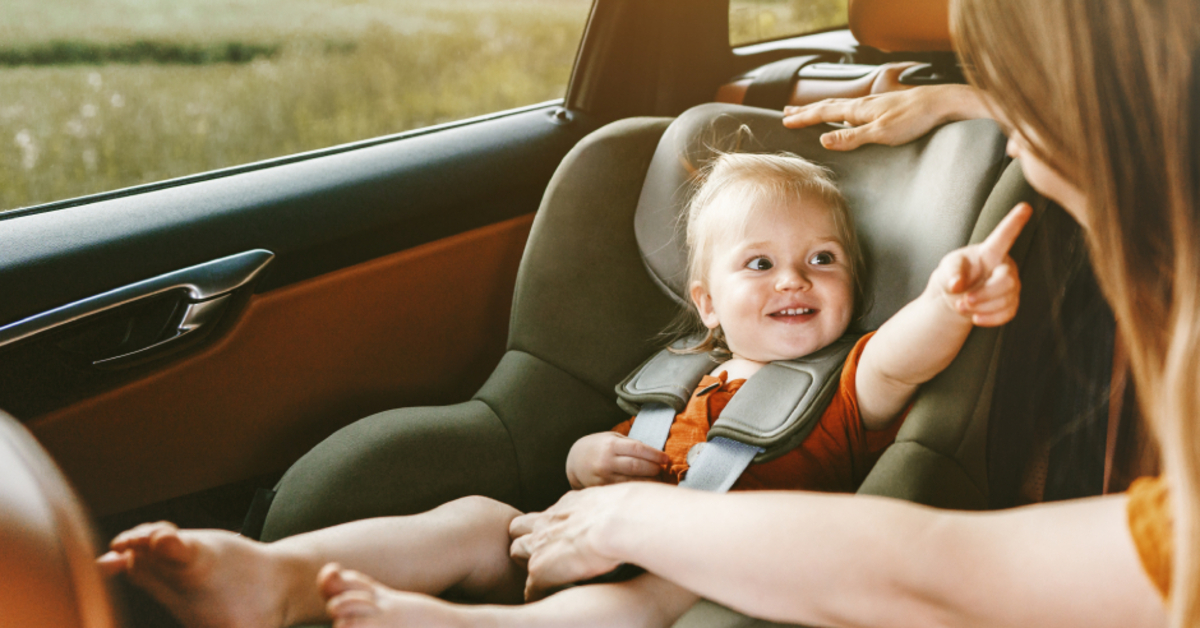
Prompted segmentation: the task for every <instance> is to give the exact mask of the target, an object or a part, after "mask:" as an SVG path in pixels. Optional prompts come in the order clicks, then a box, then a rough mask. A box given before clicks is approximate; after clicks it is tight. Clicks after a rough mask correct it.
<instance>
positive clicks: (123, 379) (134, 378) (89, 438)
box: [0, 106, 596, 515]
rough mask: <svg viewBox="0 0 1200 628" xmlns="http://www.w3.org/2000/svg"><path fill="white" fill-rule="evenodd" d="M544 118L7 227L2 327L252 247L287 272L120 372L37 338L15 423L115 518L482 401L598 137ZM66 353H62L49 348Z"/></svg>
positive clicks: (122, 197)
mask: <svg viewBox="0 0 1200 628" xmlns="http://www.w3.org/2000/svg"><path fill="white" fill-rule="evenodd" d="M555 110H556V109H555V108H554V107H552V106H545V107H540V108H534V109H530V110H526V111H521V112H517V113H514V114H510V115H505V116H500V117H496V118H494V119H489V120H484V121H479V122H475V123H472V124H464V125H460V126H455V127H453V128H449V129H444V130H439V131H437V132H432V133H416V134H407V135H404V136H400V137H398V138H393V140H392V141H389V142H382V143H375V144H374V145H368V146H364V147H359V148H355V149H353V150H339V151H331V152H330V154H324V155H319V156H314V157H311V158H309V159H301V160H286V161H287V163H280V164H275V165H272V166H270V167H263V168H250V169H246V171H244V172H237V173H233V174H230V175H229V176H223V177H213V178H204V179H202V180H199V181H195V182H191V183H186V184H183V185H176V186H170V187H166V188H165V189H157V190H150V191H146V192H143V193H139V194H128V195H126V194H115V195H110V196H109V197H107V198H101V199H99V200H97V201H96V202H94V203H89V204H84V205H79V206H75V207H66V208H60V209H57V210H54V211H31V212H25V213H20V214H16V215H14V216H11V217H8V219H7V220H0V293H2V294H11V295H18V297H19V298H15V299H11V300H10V299H4V300H0V321H3V324H7V323H10V322H12V321H15V320H19V319H21V318H23V317H27V316H30V315H32V314H36V313H39V312H44V311H46V310H49V309H53V308H54V307H58V306H61V305H63V304H64V303H70V302H73V301H77V300H79V299H82V298H87V297H90V296H94V295H96V294H99V293H102V292H105V291H108V290H112V289H114V288H117V287H120V286H123V285H128V284H131V283H135V282H138V281H142V280H145V279H147V278H149V277H154V276H157V275H160V274H164V273H169V272H171V271H175V270H178V269H180V268H186V267H188V266H191V265H195V264H197V263H203V262H206V261H211V260H213V259H217V258H220V257H222V256H225V255H229V254H231V253H237V252H241V251H245V250H250V249H264V250H267V251H270V252H272V253H273V254H274V255H275V259H274V260H273V261H271V263H270V264H269V265H268V266H267V268H266V269H265V271H264V273H263V275H262V278H261V279H260V280H259V281H257V283H256V284H255V285H254V286H253V288H254V290H253V291H254V294H252V295H251V294H249V293H248V292H247V294H244V295H241V296H240V297H239V301H238V303H236V304H235V305H234V306H233V307H231V308H230V312H229V313H227V314H226V319H228V320H222V321H221V323H220V324H219V325H218V327H217V330H216V331H215V332H214V333H213V334H211V337H210V338H207V339H206V340H205V344H203V345H202V346H198V347H195V348H192V349H190V350H186V351H184V352H182V353H180V354H177V355H173V356H170V357H168V358H164V359H162V360H159V361H156V362H152V363H150V364H147V365H140V366H137V367H135V368H131V369H126V370H123V371H100V370H98V369H86V368H80V367H79V365H78V364H69V363H68V362H69V361H68V360H67V359H66V358H65V357H64V356H62V355H59V353H60V351H59V349H57V348H55V343H54V342H50V341H47V340H46V339H39V338H34V339H33V340H30V341H26V342H24V343H20V344H19V345H18V346H16V347H6V348H5V350H4V351H0V407H5V408H6V409H9V410H11V411H12V412H13V414H14V415H16V416H18V418H19V419H21V420H23V421H26V422H27V424H28V425H29V427H30V428H31V429H32V430H33V431H34V432H35V434H36V435H37V436H38V438H39V439H41V441H42V442H43V443H44V444H45V446H46V447H47V449H48V450H49V451H50V452H51V453H52V454H53V455H54V456H55V458H56V460H58V461H59V464H61V465H62V466H63V468H64V469H65V470H66V472H67V474H68V477H70V478H71V480H72V482H74V483H75V484H76V486H77V487H78V489H79V491H80V492H81V494H82V495H83V497H84V499H85V500H86V501H87V502H88V503H89V505H90V506H91V507H92V508H93V509H94V511H95V512H96V513H97V514H100V515H105V514H110V513H117V512H122V511H125V510H128V509H131V508H137V507H139V506H143V505H146V504H152V503H155V502H158V501H161V500H165V499H169V498H173V497H176V496H180V495H185V494H189V493H194V492H196V491H201V490H204V489H208V488H212V487H215V486H220V485H223V484H227V483H230V482H235V481H238V480H241V479H245V478H249V477H253V476H258V475H262V474H264V473H267V472H271V471H278V470H282V469H283V468H286V466H287V465H288V464H290V462H292V461H293V460H295V459H296V458H297V457H298V456H299V455H300V454H302V453H303V452H304V451H306V450H307V449H308V448H310V447H311V446H313V445H314V444H315V443H317V442H318V441H320V440H321V439H322V438H323V437H325V436H327V435H328V434H330V433H332V432H333V431H334V430H336V429H337V428H338V427H341V426H342V425H345V424H346V423H348V422H350V421H353V420H355V419H357V418H360V417H362V416H365V415H367V414H370V413H373V412H376V411H380V410H384V409H388V408H392V407H398V406H405V405H419V404H432V403H439V404H440V403H448V402H453V401H457V400H461V399H465V398H466V397H467V396H468V395H469V394H470V393H471V392H473V391H474V389H475V388H477V387H478V386H479V385H480V384H481V383H482V382H483V380H484V379H485V378H486V375H487V373H488V372H490V370H491V368H492V367H493V366H494V364H495V363H496V361H497V360H498V359H499V357H500V355H501V353H502V351H503V348H504V340H505V337H506V333H507V321H508V311H509V304H510V301H511V296H512V288H513V284H514V281H515V275H516V268H517V265H518V263H519V260H520V256H521V252H522V249H523V246H524V241H525V238H526V235H527V234H528V230H529V225H530V223H531V221H532V212H533V211H535V210H536V208H537V204H538V202H539V201H540V197H541V193H542V190H543V189H544V188H545V185H546V182H547V181H548V180H549V178H550V175H551V174H552V172H553V170H554V168H555V167H556V166H557V163H558V161H559V159H560V158H561V157H562V155H563V154H565V153H566V151H567V150H569V148H570V147H571V146H572V145H573V144H574V142H575V141H577V139H578V138H579V137H581V136H582V135H583V134H585V133H586V132H587V131H588V130H590V129H591V128H594V127H595V126H596V123H593V122H589V121H587V120H586V119H585V118H583V117H578V118H575V119H574V121H573V122H571V123H569V124H563V123H562V122H563V120H562V119H561V118H562V116H561V115H560V116H555V115H554V113H555ZM51 340H53V339H51Z"/></svg>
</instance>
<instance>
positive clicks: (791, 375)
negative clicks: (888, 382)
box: [708, 335, 860, 463]
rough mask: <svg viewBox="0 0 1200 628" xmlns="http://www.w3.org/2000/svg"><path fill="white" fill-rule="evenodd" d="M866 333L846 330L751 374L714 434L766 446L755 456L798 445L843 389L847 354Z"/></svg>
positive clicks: (710, 432) (771, 455)
mask: <svg viewBox="0 0 1200 628" xmlns="http://www.w3.org/2000/svg"><path fill="white" fill-rule="evenodd" d="M859 337H860V336H858V335H846V336H842V337H841V338H840V339H838V340H837V341H836V342H834V343H833V344H831V345H829V346H828V347H825V348H823V349H821V350H820V351H816V352H814V353H811V354H809V355H806V356H804V357H802V358H798V359H795V360H786V361H778V362H772V363H770V364H768V365H766V366H764V367H763V368H762V369H761V370H759V371H758V372H757V373H755V374H754V376H753V377H751V378H750V379H748V380H746V383H745V384H742V387H741V388H740V389H738V392H737V394H735V395H734V396H733V398H732V399H730V400H729V405H727V406H725V409H724V410H723V411H722V412H721V416H720V418H718V419H717V420H716V422H715V423H713V426H712V428H711V429H709V430H708V440H710V441H711V440H712V439H714V438H718V437H723V438H728V439H730V440H735V441H738V442H739V443H745V444H747V445H754V446H757V447H761V448H762V449H763V451H762V452H761V453H759V454H758V455H757V456H755V457H754V462H756V463H757V462H766V461H768V460H773V459H775V458H778V457H779V456H782V455H783V454H785V453H787V452H789V451H791V450H792V449H795V448H796V447H797V446H799V445H800V443H801V442H803V441H804V439H805V438H807V437H808V435H809V434H810V433H812V430H813V428H814V427H816V426H817V422H818V421H820V419H821V415H822V414H824V413H825V409H826V408H828V407H829V402H830V401H832V400H833V395H834V393H836V392H837V388H838V382H839V380H840V379H841V376H842V367H843V366H844V365H845V362H846V356H847V355H849V354H850V351H851V350H852V349H854V345H855V343H856V342H858V339H859Z"/></svg>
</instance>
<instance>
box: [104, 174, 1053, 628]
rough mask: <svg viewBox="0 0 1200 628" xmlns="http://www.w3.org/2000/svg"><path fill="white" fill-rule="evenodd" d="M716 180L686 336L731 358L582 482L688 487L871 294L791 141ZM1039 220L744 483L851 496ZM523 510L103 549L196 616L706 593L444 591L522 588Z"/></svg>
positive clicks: (937, 284) (121, 539) (387, 613)
mask: <svg viewBox="0 0 1200 628" xmlns="http://www.w3.org/2000/svg"><path fill="white" fill-rule="evenodd" d="M702 179H703V184H702V185H701V187H700V188H699V189H698V190H697V192H696V194H695V195H694V197H693V200H692V202H691V204H690V205H689V208H688V222H687V241H688V250H689V263H688V273H689V279H688V286H689V296H690V297H691V301H692V304H693V306H694V309H692V310H691V316H692V317H693V318H694V321H695V327H696V328H697V329H698V330H700V331H701V332H706V333H703V335H704V339H703V340H702V341H700V342H699V343H698V344H697V345H696V346H695V347H693V348H692V349H691V350H693V351H705V352H716V353H721V354H724V355H726V356H728V357H729V359H728V360H727V361H725V362H724V363H722V364H720V365H719V366H717V367H716V368H715V369H714V370H713V371H712V373H711V374H710V375H708V376H706V377H705V378H704V379H703V380H702V381H701V382H700V384H699V386H698V387H697V389H696V391H695V392H694V394H693V395H692V397H691V400H690V401H689V403H688V406H687V408H685V410H684V411H683V412H681V413H680V414H679V415H678V416H677V417H676V420H675V423H674V424H673V425H672V427H671V431H670V435H669V437H668V440H667V444H666V447H665V450H666V451H665V452H663V451H658V450H656V449H654V448H651V447H649V446H647V445H644V444H642V443H640V442H638V441H635V440H632V439H630V438H628V437H627V436H625V435H624V434H627V433H628V430H629V422H626V423H624V424H622V425H620V426H617V429H616V430H615V431H613V432H605V433H601V434H593V435H590V436H586V437H584V438H582V439H580V440H579V441H578V442H576V443H575V445H574V446H573V447H572V448H571V451H570V453H569V455H568V457H567V476H568V479H569V480H570V483H571V485H572V486H573V487H574V488H586V487H588V486H595V485H600V484H608V483H613V482H624V481H630V480H659V481H666V482H672V483H676V482H678V481H679V480H680V479H681V478H683V477H684V476H685V475H686V473H687V469H688V466H687V451H688V450H689V449H690V448H691V447H692V445H694V444H695V443H698V442H702V441H704V440H705V436H706V433H707V431H708V428H709V426H710V425H711V424H712V423H713V421H715V420H716V419H717V417H718V416H719V415H720V413H721V411H722V409H723V408H724V407H725V405H726V404H727V403H728V402H729V399H730V398H731V397H732V396H733V395H734V394H735V393H736V392H737V390H738V389H739V388H740V386H741V385H742V384H743V383H744V382H745V380H746V379H747V378H749V377H751V376H753V375H754V373H755V372H757V371H758V370H759V369H760V368H762V367H763V366H764V365H766V364H767V363H769V362H771V361H774V360H788V359H794V358H798V357H802V356H805V355H808V354H810V353H812V352H814V351H816V350H818V349H821V348H822V347H825V346H828V345H829V344H831V343H833V342H834V341H836V340H838V339H839V338H840V337H842V336H843V335H844V334H845V333H846V330H847V328H848V327H849V325H850V323H851V322H852V321H853V320H854V318H855V316H856V307H860V304H861V302H862V299H861V296H860V290H859V281H860V277H861V273H862V262H861V256H860V254H859V251H858V245H857V240H856V238H855V235H854V229H853V226H852V221H851V217H850V214H849V211H848V210H847V207H846V203H845V201H844V200H843V199H842V197H841V195H840V193H838V191H837V189H836V187H835V186H834V185H833V183H832V182H831V180H830V178H829V176H828V174H827V173H826V171H825V170H823V169H822V168H820V167H818V166H815V165H813V164H811V163H809V162H807V161H805V160H803V159H800V158H798V157H795V156H791V155H748V154H726V155H722V156H720V157H718V158H716V159H715V160H713V162H712V163H710V164H709V165H708V166H707V167H706V168H705V170H704V171H703V172H702ZM1029 215H1030V210H1029V208H1028V206H1020V207H1018V208H1017V209H1014V210H1013V212H1012V213H1011V214H1010V215H1009V216H1008V217H1006V218H1005V220H1004V221H1003V222H1002V223H1001V224H1000V226H999V227H997V229H996V230H995V232H994V233H993V234H992V235H991V236H990V237H989V238H988V239H987V240H986V241H985V242H983V243H982V244H979V245H975V246H969V247H966V248H963V249H959V250H957V251H954V252H952V253H950V254H949V255H947V256H946V257H945V258H944V259H943V260H942V262H941V264H940V265H939V266H938V268H937V269H936V270H935V271H934V273H933V275H932V276H931V277H930V280H929V284H928V287H927V288H926V290H925V291H924V292H923V293H922V294H921V296H920V297H918V298H917V299H916V300H914V301H913V302H911V303H909V304H908V305H906V306H905V307H904V308H903V309H901V310H900V311H899V312H898V313H896V315H895V316H893V317H892V318H891V319H889V320H888V321H887V322H886V323H884V325H883V326H881V327H880V328H879V330H878V331H876V332H875V333H873V334H868V335H866V336H864V337H863V338H862V339H860V340H859V341H858V343H857V345H856V346H855V347H854V349H853V350H852V351H851V353H850V355H849V356H848V357H847V359H846V363H845V367H844V369H843V371H842V376H841V380H840V383H839V390H838V392H837V394H836V395H835V397H834V399H833V401H832V402H831V403H830V405H829V407H828V409H826V410H825V412H824V414H823V415H822V416H821V418H820V420H819V423H818V425H817V427H816V428H815V429H814V430H813V432H812V434H811V435H810V436H809V437H808V438H807V439H805V441H804V442H803V443H801V445H800V446H799V447H797V448H796V449H795V450H793V451H791V452H789V453H788V454H785V455H784V456H782V457H779V458H776V459H775V460H772V461H769V462H766V463H763V464H755V465H751V466H750V467H749V468H748V469H747V470H746V471H745V473H744V474H743V475H742V477H741V478H740V479H739V480H738V482H737V483H736V484H735V485H734V489H733V490H744V489H805V490H823V491H853V490H855V489H856V488H857V486H858V484H859V483H861V482H862V480H863V478H864V477H865V476H866V474H867V472H868V471H869V470H870V468H871V466H872V465H873V464H874V462H875V460H876V459H878V457H879V456H880V455H881V454H882V452H883V450H884V449H885V448H886V447H887V446H888V445H889V444H890V443H891V442H892V440H893V438H894V436H895V433H896V431H897V430H898V429H899V424H900V422H901V420H900V419H901V417H902V416H903V414H904V412H905V408H906V407H907V406H908V404H909V401H910V399H911V398H912V396H913V394H914V392H915V391H916V389H917V387H918V386H920V385H921V384H922V383H924V382H926V381H929V380H930V379H931V378H932V377H934V376H935V375H936V374H937V373H939V372H940V371H941V370H942V369H944V368H945V367H946V366H947V365H948V364H949V363H950V362H951V361H952V360H953V359H954V357H955V355H957V353H958V351H959V350H960V349H961V347H962V344H963V342H964V341H965V340H966V337H967V334H968V333H969V332H970V330H971V329H972V327H973V326H974V325H984V326H996V325H1002V324H1004V323H1006V322H1007V321H1009V320H1010V319H1011V318H1012V317H1013V316H1014V315H1015V313H1016V310H1017V302H1018V295H1019V292H1020V282H1019V279H1018V277H1017V273H1016V268H1015V265H1014V264H1013V262H1012V260H1011V259H1010V258H1009V257H1008V249H1009V248H1010V247H1011V246H1012V243H1013V242H1014V241H1015V239H1016V237H1017V235H1018V234H1019V233H1020V230H1021V228H1022V227H1023V226H1024V224H1025V222H1026V221H1027V220H1028V218H1029ZM519 514H520V513H519V512H517V511H516V510H515V509H513V508H511V507H509V506H507V505H506V504H502V503H499V502H496V501H493V500H490V499H487V498H483V497H468V498H464V499H460V500H456V501H454V502H450V503H448V504H446V505H443V506H441V507H439V508H436V509H434V510H432V511H429V512H426V513H422V514H419V515H413V516H408V517H387V518H378V519H368V520H364V521H356V522H351V523H348V524H344V525H340V526H335V527H332V528H327V529H324V530H318V531H315V532H311V533H308V534H303V535H298V536H295V537H290V538H287V539H283V540H280V541H278V542H275V543H271V544H262V543H257V542H255V541H251V540H249V539H246V538H244V537H240V536H237V535H235V534H232V533H229V532H223V531H211V530H208V531H206V530H188V531H181V530H179V529H177V528H175V527H174V526H172V525H170V524H167V523H155V524H146V525H143V526H139V527H137V528H134V529H132V530H129V531H127V532H124V533H122V534H121V535H119V536H118V537H117V538H116V539H114V540H113V542H112V545H111V551H110V552H108V553H107V554H105V555H104V556H102V557H101V558H100V559H99V563H100V565H101V566H102V568H104V569H105V570H106V571H107V572H109V573H117V572H125V573H126V574H127V575H128V577H129V579H130V580H131V581H133V582H134V583H135V584H137V585H139V586H141V587H143V588H145V589H146V590H148V591H149V592H150V593H151V594H152V595H154V596H155V597H156V598H157V599H159V600H160V601H161V602H163V603H164V604H165V605H166V606H167V607H168V608H169V609H171V611H172V612H173V613H175V615H176V616H177V617H179V618H180V619H181V620H182V621H183V622H184V623H185V624H186V625H188V626H286V625H291V624H295V623H304V622H313V621H321V620H322V619H325V618H327V617H332V618H333V619H334V620H335V625H336V626H339V627H352V626H399V625H420V626H426V625H447V626H458V625H474V624H509V625H514V626H529V625H539V624H547V625H572V626H575V625H587V626H591V625H611V626H637V625H645V626H669V625H670V624H671V623H673V622H674V621H675V619H676V618H678V617H679V615H681V614H682V613H683V612H684V611H686V610H687V608H688V607H690V606H691V605H692V604H693V603H694V602H695V600H696V598H695V596H694V595H693V594H691V593H690V592H688V591H686V590H684V589H681V588H679V587H677V586H675V585H673V584H671V583H669V582H666V581H663V580H661V579H659V578H657V577H656V576H654V575H653V574H643V575H641V576H638V577H636V578H634V579H632V580H629V581H627V582H620V583H611V584H596V585H587V586H578V587H573V588H570V589H567V590H565V591H562V592H560V593H557V594H555V595H552V596H550V597H548V598H546V599H545V600H542V601H540V602H537V603H534V604H528V605H525V606H493V605H476V606H463V605H455V604H451V603H448V602H445V601H443V600H440V599H437V598H434V597H430V596H431V595H437V596H441V597H443V598H447V599H453V600H470V601H473V602H485V603H489V602H490V603H519V602H521V601H522V599H523V589H524V581H525V572H524V566H523V565H521V564H519V563H518V562H517V561H514V560H513V559H512V558H510V556H509V543H510V538H509V524H510V523H511V522H512V520H513V519H514V518H515V517H516V516H518V515H519ZM334 561H336V563H334ZM339 564H341V565H347V566H349V567H352V568H353V569H354V571H352V570H350V569H343V568H342V567H341V566H339ZM360 572H365V573H369V574H371V575H372V576H373V577H374V578H375V580H373V579H371V578H368V577H366V576H364V575H362V573H360ZM385 585H386V586H385ZM388 587H391V588H388ZM422 594H424V595H422Z"/></svg>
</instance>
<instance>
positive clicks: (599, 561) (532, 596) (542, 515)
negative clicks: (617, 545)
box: [508, 484, 637, 601]
mask: <svg viewBox="0 0 1200 628" xmlns="http://www.w3.org/2000/svg"><path fill="white" fill-rule="evenodd" d="M636 486H637V485H634V484H618V485H614V486H604V487H597V488H589V489H586V490H582V491H571V492H570V493H567V494H566V495H564V496H563V497H562V499H560V500H558V503H556V504H554V505H553V506H551V507H550V508H549V509H548V510H546V511H545V512H534V513H529V514H527V515H522V516H520V517H517V518H516V519H513V521H512V524H511V525H510V526H509V528H508V531H509V535H510V536H511V537H512V539H513V542H512V547H511V549H510V553H511V555H512V557H513V559H515V560H518V561H524V562H527V564H528V568H529V579H528V580H527V581H526V584H525V599H526V600H530V601H532V600H536V599H539V598H541V597H544V596H545V595H546V594H547V593H549V592H552V591H554V590H555V589H557V588H559V587H562V586H563V585H567V584H570V583H572V582H579V581H581V580H587V579H588V578H594V577H596V576H599V575H601V574H606V573H608V572H610V571H612V570H613V569H616V568H617V566H618V565H619V564H621V561H619V560H616V559H614V558H612V557H610V556H607V555H606V554H605V553H604V552H603V551H602V546H601V544H600V542H601V541H602V538H603V527H604V526H605V525H606V524H607V523H608V522H609V521H612V519H613V518H614V517H616V516H617V515H619V514H620V513H621V512H622V509H628V508H630V506H629V504H628V499H629V496H630V494H631V492H633V491H634V490H636V488H635V487H636Z"/></svg>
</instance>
